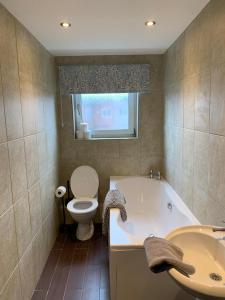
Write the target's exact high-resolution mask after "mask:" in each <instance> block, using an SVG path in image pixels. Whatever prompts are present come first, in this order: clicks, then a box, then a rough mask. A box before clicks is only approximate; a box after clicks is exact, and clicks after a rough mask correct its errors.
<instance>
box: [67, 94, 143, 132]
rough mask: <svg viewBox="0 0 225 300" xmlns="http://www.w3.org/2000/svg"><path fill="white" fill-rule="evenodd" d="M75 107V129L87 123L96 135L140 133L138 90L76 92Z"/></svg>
mask: <svg viewBox="0 0 225 300" xmlns="http://www.w3.org/2000/svg"><path fill="white" fill-rule="evenodd" d="M73 108H74V119H75V120H74V121H75V128H76V130H79V129H80V123H88V128H89V130H91V133H92V137H93V138H123V137H124V138H127V137H136V136H137V119H138V118H137V114H138V94H137V93H109V94H107V93H104V94H79V95H74V96H73Z"/></svg>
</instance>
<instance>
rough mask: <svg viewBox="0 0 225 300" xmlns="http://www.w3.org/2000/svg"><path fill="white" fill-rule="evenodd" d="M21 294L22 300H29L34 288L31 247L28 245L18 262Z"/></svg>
mask: <svg viewBox="0 0 225 300" xmlns="http://www.w3.org/2000/svg"><path fill="white" fill-rule="evenodd" d="M19 270H20V277H21V286H22V294H23V299H24V300H30V299H31V297H32V294H33V289H34V287H35V281H34V279H35V278H34V262H33V253H32V246H31V245H30V246H29V247H28V248H27V250H26V252H25V253H24V255H23V257H22V258H21V260H20V262H19Z"/></svg>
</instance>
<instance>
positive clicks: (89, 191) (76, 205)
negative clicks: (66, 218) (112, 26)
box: [67, 166, 99, 241]
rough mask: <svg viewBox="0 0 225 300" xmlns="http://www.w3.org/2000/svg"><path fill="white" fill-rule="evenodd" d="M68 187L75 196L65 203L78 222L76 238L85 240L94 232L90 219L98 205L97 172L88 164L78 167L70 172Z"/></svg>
mask: <svg viewBox="0 0 225 300" xmlns="http://www.w3.org/2000/svg"><path fill="white" fill-rule="evenodd" d="M70 187H71V190H72V193H73V195H74V197H75V198H74V199H73V200H71V201H70V202H69V203H68V204H67V210H68V211H69V213H70V214H71V216H72V218H73V219H74V220H75V221H76V222H78V227H77V232H76V236H77V238H78V239H79V240H81V241H85V240H88V239H90V238H91V237H92V236H93V234H94V224H93V221H92V220H93V218H94V216H95V213H96V210H97V207H98V198H97V195H98V187H99V179H98V174H97V172H96V171H95V169H93V168H91V167H89V166H81V167H78V168H77V169H75V170H74V171H73V173H72V176H71V179H70Z"/></svg>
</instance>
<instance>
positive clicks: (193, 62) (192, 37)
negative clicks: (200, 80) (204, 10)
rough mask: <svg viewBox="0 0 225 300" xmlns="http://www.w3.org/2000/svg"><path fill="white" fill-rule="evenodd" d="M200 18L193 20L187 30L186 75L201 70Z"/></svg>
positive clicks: (184, 70) (184, 69) (185, 46)
mask: <svg viewBox="0 0 225 300" xmlns="http://www.w3.org/2000/svg"><path fill="white" fill-rule="evenodd" d="M198 25H199V19H198V20H196V22H192V23H191V25H189V26H188V28H187V29H186V30H185V33H184V34H185V42H184V68H183V72H184V74H185V75H188V76H191V75H193V74H196V73H198V71H199V38H200V32H199V30H198Z"/></svg>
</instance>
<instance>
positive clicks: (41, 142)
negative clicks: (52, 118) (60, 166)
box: [37, 132, 48, 177]
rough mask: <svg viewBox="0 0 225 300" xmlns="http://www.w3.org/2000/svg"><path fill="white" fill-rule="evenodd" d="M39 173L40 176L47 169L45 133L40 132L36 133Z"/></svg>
mask: <svg viewBox="0 0 225 300" xmlns="http://www.w3.org/2000/svg"><path fill="white" fill-rule="evenodd" d="M37 144H38V163H39V174H40V177H42V176H43V175H44V174H46V173H47V171H48V149H47V135H46V133H45V132H40V133H38V135H37Z"/></svg>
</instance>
